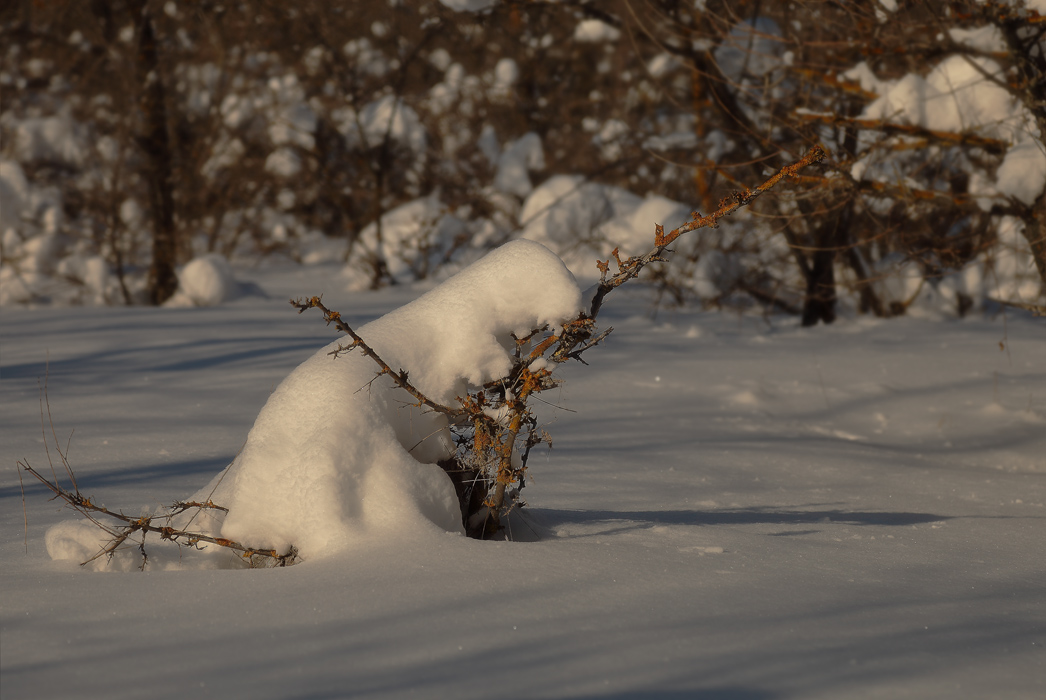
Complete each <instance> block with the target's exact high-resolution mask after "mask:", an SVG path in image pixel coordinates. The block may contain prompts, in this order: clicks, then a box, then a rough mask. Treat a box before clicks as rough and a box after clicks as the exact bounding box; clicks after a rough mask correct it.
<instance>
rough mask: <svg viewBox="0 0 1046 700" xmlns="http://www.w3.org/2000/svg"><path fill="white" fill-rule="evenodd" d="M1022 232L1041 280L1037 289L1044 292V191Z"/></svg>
mask: <svg viewBox="0 0 1046 700" xmlns="http://www.w3.org/2000/svg"><path fill="white" fill-rule="evenodd" d="M1022 233H1024V237H1025V238H1027V239H1028V245H1029V246H1031V256H1032V259H1034V260H1035V267H1036V268H1037V269H1038V270H1039V278H1040V279H1041V280H1042V284H1041V286H1040V287H1039V291H1040V292H1041V293H1042V294H1046V193H1044V194H1042V195H1040V196H1039V199H1038V200H1036V202H1035V207H1034V208H1033V209H1032V215H1031V216H1030V217H1027V218H1025V220H1024V228H1023V230H1022Z"/></svg>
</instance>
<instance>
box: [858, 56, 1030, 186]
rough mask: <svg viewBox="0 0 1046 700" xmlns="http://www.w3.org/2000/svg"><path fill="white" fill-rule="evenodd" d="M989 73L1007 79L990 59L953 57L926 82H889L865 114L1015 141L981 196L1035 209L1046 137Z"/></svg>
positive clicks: (913, 79)
mask: <svg viewBox="0 0 1046 700" xmlns="http://www.w3.org/2000/svg"><path fill="white" fill-rule="evenodd" d="M985 75H990V76H1001V69H1000V67H999V65H998V64H997V63H995V62H994V61H992V60H991V59H987V58H980V57H969V56H950V57H948V58H946V59H944V60H943V61H941V62H940V63H939V64H938V65H937V66H936V67H934V69H933V70H931V71H930V73H929V74H928V75H927V76H926V78H922V77H920V76H918V75H915V74H909V75H907V76H905V77H904V78H902V79H900V80H898V81H897V82H895V83H884V84H883V85H882V87H883V88H885V92H884V94H883V95H882V96H881V97H879V98H878V99H877V100H875V101H874V102H872V103H871V104H869V105H868V107H867V108H865V110H864V114H862V115H861V116H862V118H864V119H883V120H885V121H897V122H906V123H909V124H914V125H916V126H922V127H925V128H927V129H932V130H935V131H952V132H962V131H967V130H974V131H977V132H979V133H981V134H982V135H984V136H988V137H990V138H997V139H1001V140H1003V141H1007V142H1009V143H1010V147H1009V149H1008V150H1007V152H1006V157H1005V158H1004V159H1003V162H1002V164H1000V166H999V168H998V171H997V172H996V181H995V183H994V185H991V186H989V188H988V189H987V191H984V192H980V193H978V194H984V195H991V194H995V193H998V194H1001V195H1007V196H1013V197H1016V198H1017V199H1019V200H1021V201H1022V202H1024V203H1025V204H1029V205H1030V204H1032V203H1034V202H1035V200H1036V199H1037V198H1038V197H1039V195H1040V194H1042V191H1043V187H1044V185H1046V154H1044V153H1043V150H1042V143H1041V138H1042V135H1041V134H1039V133H1038V129H1037V128H1036V127H1035V125H1034V119H1033V118H1032V116H1031V114H1030V113H1029V112H1028V110H1027V109H1025V108H1024V107H1023V106H1022V105H1021V104H1020V103H1019V102H1018V101H1017V99H1016V98H1015V97H1013V96H1012V95H1011V94H1010V93H1009V92H1007V90H1006V89H1005V88H1003V87H1001V86H999V85H997V84H995V83H994V82H992V81H991V80H989V79H988V78H986V77H985ZM992 190H994V191H992ZM989 206H990V205H989Z"/></svg>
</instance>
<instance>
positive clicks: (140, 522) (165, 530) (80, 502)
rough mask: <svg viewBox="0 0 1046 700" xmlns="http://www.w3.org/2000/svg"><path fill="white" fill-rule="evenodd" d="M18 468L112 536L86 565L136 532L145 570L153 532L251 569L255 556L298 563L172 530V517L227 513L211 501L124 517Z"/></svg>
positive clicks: (22, 464) (23, 465)
mask: <svg viewBox="0 0 1046 700" xmlns="http://www.w3.org/2000/svg"><path fill="white" fill-rule="evenodd" d="M18 466H19V468H20V470H24V471H27V472H29V473H30V474H31V475H32V476H33V477H34V478H36V479H37V480H38V481H39V482H40V483H42V484H43V485H44V486H46V487H47V488H48V489H50V490H51V492H52V493H54V495H55V497H56V498H61V499H62V500H63V501H65V502H66V503H67V504H69V505H70V506H71V507H72V508H73V509H74V510H76V511H77V512H79V513H81V514H82V515H84V516H85V517H87V518H88V519H89V520H91V521H92V522H94V523H95V524H97V525H98V526H99V527H101V528H102V529H103V530H104V531H105V532H107V533H109V534H110V535H111V536H112V538H113V539H112V540H111V541H110V542H109V544H107V545H106V546H105V547H103V548H102V550H101V551H100V552H98V554H96V555H95V556H93V557H91V558H90V559H88V560H87V561H85V562H83V564H88V563H90V562H92V561H94V560H95V559H98V558H99V557H101V556H108V557H112V556H113V554H114V553H115V552H116V550H117V549H118V548H119V547H120V546H121V545H122V544H123V543H124V542H126V541H127V539H128V538H129V537H130V536H131V535H133V534H134V533H136V532H141V533H142V534H143V539H142V543H141V544H140V545H139V549H140V551H141V553H142V556H143V560H142V568H144V566H145V563H146V561H147V555H146V554H145V549H144V547H145V540H144V535H145V534H146V533H150V532H152V533H156V534H158V535H159V536H160V539H161V540H166V541H169V542H174V543H175V544H178V545H184V546H188V547H196V546H198V545H199V543H201V542H205V543H209V544H214V545H217V546H219V547H225V548H227V549H231V550H233V551H234V552H236V553H237V554H239V555H240V557H241V558H243V559H244V560H245V561H247V563H248V564H249V565H251V566H253V565H254V559H255V558H256V557H257V558H259V559H263V560H266V559H267V560H270V561H271V563H272V564H273V565H274V566H287V565H288V564H293V563H295V561H296V560H297V558H298V551H297V550H296V549H295V548H294V547H291V548H290V549H289V550H288V551H287V552H284V553H282V554H281V553H280V552H278V551H276V550H275V549H256V548H253V547H246V546H244V545H242V544H240V543H239V542H236V541H234V540H230V539H226V538H224V537H213V536H211V535H206V534H204V533H201V532H190V531H187V530H182V529H180V528H175V527H171V526H170V525H169V523H170V521H171V518H173V517H174V516H176V515H178V514H180V513H182V512H184V511H186V510H188V509H190V508H211V509H215V510H222V511H225V510H227V509H225V508H223V507H221V506H217V505H215V504H214V503H212V502H210V501H207V502H206V503H197V502H194V501H189V502H178V503H175V504H174V506H173V508H172V509H171V511H170V512H168V513H165V514H163V515H146V516H141V517H137V518H134V517H131V516H129V515H124V514H123V513H118V512H116V511H113V510H110V509H109V508H106V507H105V506H102V505H98V504H96V503H94V502H92V501H91V499H90V498H89V497H87V496H84V495H83V494H81V493H80V491H79V490H78V489H75V490H73V491H69V490H67V489H65V488H62V486H61V484H59V483H57V481H54V482H52V481H50V480H49V479H47V478H46V477H45V476H43V475H42V474H40V472H38V471H36V469H34V468H33V467H32V466H31V465H30V464H29V462H28V461H19V462H18ZM96 513H97V514H101V515H105V516H108V517H110V518H113V519H114V520H117V521H119V522H121V523H123V525H122V526H120V527H118V528H117V529H115V530H114V529H111V528H109V527H107V526H105V525H103V524H102V523H100V522H99V521H98V520H97V519H95V518H94V517H93V516H94V514H96ZM154 520H161V521H162V522H164V523H165V524H163V525H157V524H154V523H153V521H154Z"/></svg>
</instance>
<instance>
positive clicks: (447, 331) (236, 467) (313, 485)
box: [47, 241, 581, 567]
mask: <svg viewBox="0 0 1046 700" xmlns="http://www.w3.org/2000/svg"><path fill="white" fill-rule="evenodd" d="M182 284H183V285H185V280H184V279H183V280H182ZM580 308H581V292H580V290H579V289H578V286H577V284H576V282H575V281H574V278H573V276H572V275H571V274H570V272H569V271H568V270H567V268H566V267H565V266H564V265H563V263H562V261H560V259H559V258H558V257H556V256H555V255H554V254H553V253H552V252H550V251H549V250H548V249H547V248H545V247H544V246H541V245H540V244H538V243H534V242H531V241H513V242H510V243H508V244H506V245H504V246H501V247H500V248H498V249H497V250H495V251H493V252H491V253H489V254H487V255H486V256H485V257H483V258H482V259H481V260H479V261H478V262H476V263H474V264H472V265H471V266H469V267H468V268H466V269H465V270H463V271H462V272H460V273H458V274H457V275H455V276H453V277H451V278H450V279H448V280H447V281H445V282H444V283H443V284H441V285H440V286H438V287H436V288H435V289H433V290H431V291H429V292H428V293H426V294H423V295H422V296H421V297H419V298H418V299H416V300H414V301H412V302H411V303H409V304H407V305H405V306H403V307H401V308H399V309H396V310H395V311H392V312H390V313H388V314H386V315H384V316H382V317H381V318H379V319H377V320H375V321H372V322H370V323H368V324H366V325H364V326H363V327H361V328H360V329H359V331H358V332H359V334H360V335H361V336H362V337H363V338H364V339H365V340H366V342H367V343H368V345H369V346H370V347H371V348H373V349H374V350H375V351H376V352H377V353H378V355H379V356H380V357H381V358H382V359H383V360H384V361H385V362H386V363H388V364H389V365H390V366H391V367H394V368H402V369H404V370H406V371H408V372H409V377H410V382H411V384H412V385H413V386H414V387H416V388H417V389H418V390H420V391H421V392H422V393H424V394H425V395H426V396H427V397H428V398H430V399H432V400H433V401H436V402H439V403H441V404H443V405H454V404H455V403H456V400H457V399H458V398H459V397H464V396H465V395H466V394H467V393H468V392H469V391H472V390H475V389H477V388H478V387H482V386H483V385H484V384H486V383H487V382H491V381H495V380H499V379H503V378H505V377H506V376H507V375H508V373H509V370H510V369H512V366H513V361H512V356H511V354H510V353H511V352H513V351H514V350H515V348H516V344H515V341H514V339H513V336H516V337H523V336H526V335H527V334H529V333H530V332H531V331H532V330H534V329H537V328H543V327H545V326H549V327H552V328H555V327H558V326H560V325H562V324H563V323H565V322H567V321H570V320H572V319H573V318H575V317H576V316H577V314H578V312H579V311H580ZM340 342H341V341H336V342H334V343H332V344H330V345H328V346H327V347H324V348H322V349H321V350H319V351H317V352H316V353H315V354H314V355H313V356H312V357H311V358H310V359H308V360H306V361H305V362H303V363H302V364H301V365H300V366H299V367H298V368H297V369H295V370H294V371H293V372H291V373H290V375H289V376H288V377H287V378H286V379H284V380H283V381H282V382H281V383H280V385H279V386H278V387H276V389H275V390H274V391H273V393H272V395H271V396H270V397H269V399H268V401H267V402H266V403H265V406H264V407H263V408H262V410H261V412H260V413H259V414H258V418H257V420H256V421H255V423H254V427H253V428H251V431H250V433H249V434H248V436H247V440H246V442H245V443H244V445H243V448H242V449H241V450H240V453H239V454H238V455H237V457H236V459H235V460H234V461H233V462H232V464H231V465H229V467H228V468H227V469H225V470H224V471H222V472H221V473H220V474H219V475H217V476H216V477H215V478H214V480H212V481H211V483H210V484H208V485H207V486H206V487H204V488H203V489H201V490H200V491H199V492H198V493H196V494H195V495H194V496H192V497H191V498H190V499H188V500H191V501H195V502H200V503H204V502H208V501H212V502H214V503H216V504H218V505H220V506H222V507H224V508H227V509H228V513H227V514H225V513H224V512H221V511H214V510H204V511H200V512H196V511H195V510H194V511H193V512H192V515H191V517H190V516H188V515H186V516H182V517H180V518H179V519H178V520H176V521H175V523H176V526H178V527H183V528H185V529H191V530H192V531H194V532H198V533H203V534H207V535H212V536H220V537H223V538H226V539H231V540H233V541H236V542H239V543H240V544H242V545H244V546H246V547H249V548H254V549H275V550H277V551H278V552H280V553H284V552H287V551H289V549H290V548H291V547H292V546H293V547H295V548H296V549H297V551H298V553H299V554H300V556H301V557H302V558H304V559H306V560H308V559H314V558H318V557H322V556H327V555H331V554H333V553H336V552H338V551H340V550H342V549H344V548H346V547H347V546H350V545H352V544H359V543H360V542H364V541H367V540H368V538H370V539H374V538H379V539H382V538H386V539H387V538H395V537H410V538H414V539H416V538H417V537H418V532H419V531H423V530H425V529H426V528H432V527H436V528H440V529H442V530H446V531H450V532H461V531H462V513H461V510H460V509H459V505H458V497H457V495H456V493H455V490H454V487H453V486H452V484H451V481H450V479H449V478H448V476H447V475H446V473H445V472H444V471H443V469H441V468H440V467H439V466H437V465H436V462H438V461H440V460H445V459H448V458H450V457H452V456H453V455H454V454H455V451H456V449H457V446H456V445H455V442H454V439H453V437H452V436H451V434H450V432H449V430H448V423H447V418H446V417H445V416H444V415H442V414H439V413H435V412H433V411H431V410H428V409H425V408H419V407H417V406H414V405H413V404H414V403H415V400H414V398H413V397H411V396H410V395H409V394H407V393H406V392H405V391H403V390H402V389H400V388H398V387H397V386H396V385H395V384H394V383H393V382H392V380H391V379H390V378H389V377H387V376H382V377H377V378H375V373H376V370H377V367H376V366H375V364H374V362H373V361H372V360H371V359H370V358H369V357H366V356H364V355H363V354H361V353H360V352H342V353H337V354H334V351H335V350H337V348H338V346H339V343H340ZM104 543H105V539H104V535H103V533H102V532H101V531H100V530H98V529H97V528H96V527H95V526H94V524H93V523H84V522H80V521H70V522H66V523H62V524H60V525H57V526H55V527H54V528H53V529H52V530H51V531H50V532H49V533H48V537H47V546H48V550H49V552H50V553H51V556H52V557H54V558H56V559H77V560H79V561H84V560H86V559H88V558H90V557H92V556H94V555H95V554H96V553H97V551H98V550H99V548H100V547H101V546H103V545H104ZM229 556H230V557H232V556H233V555H231V554H230V555H229ZM132 559H133V557H128V559H127V560H126V561H123V562H122V564H123V565H130V564H131V560H132ZM154 561H156V560H154ZM175 561H178V558H177V557H176V559H175ZM136 564H137V562H134V565H136ZM97 565H98V566H102V567H105V566H108V565H109V562H108V560H107V559H105V558H102V559H99V560H97ZM118 565H119V564H118Z"/></svg>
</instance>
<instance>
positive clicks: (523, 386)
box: [291, 146, 826, 538]
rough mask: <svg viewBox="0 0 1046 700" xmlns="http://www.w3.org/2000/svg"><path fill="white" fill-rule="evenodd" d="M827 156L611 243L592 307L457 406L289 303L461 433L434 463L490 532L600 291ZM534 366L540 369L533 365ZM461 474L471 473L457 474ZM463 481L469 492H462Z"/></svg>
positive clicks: (470, 528)
mask: <svg viewBox="0 0 1046 700" xmlns="http://www.w3.org/2000/svg"><path fill="white" fill-rule="evenodd" d="M825 157H826V154H825V152H824V149H822V148H821V147H820V146H814V147H813V148H812V149H810V151H809V152H808V153H807V154H806V155H805V156H803V157H802V158H801V159H799V160H798V161H796V162H795V163H792V164H791V165H787V166H785V167H783V168H781V170H779V171H778V172H777V173H775V174H774V175H773V176H771V177H770V178H769V179H767V180H766V181H765V182H763V183H762V184H761V185H759V186H757V187H755V188H754V189H745V190H744V191H739V192H735V193H734V194H733V195H731V196H730V197H727V198H725V199H724V200H723V201H722V202H720V205H719V208H718V209H717V210H716V211H714V212H712V213H711V214H708V215H707V216H701V215H700V214H698V213H697V212H695V213H694V214H693V218H692V220H691V221H689V222H687V223H686V224H684V225H682V226H680V227H679V228H677V229H675V230H673V231H671V232H669V233H667V234H666V233H665V231H664V228H663V227H662V226H661V225H659V224H658V225H656V226H655V236H654V247H653V248H652V249H651V250H650V251H649V252H648V253H646V254H644V255H640V256H634V257H630V258H628V259H627V260H622V258H621V256H620V254H619V253H618V251H617V250H614V252H613V255H614V259H615V261H616V262H617V268H618V271H617V273H615V274H614V275H610V264H609V261H607V262H597V263H596V264H597V267H598V268H599V270H600V272H601V273H602V274H601V277H600V281H599V284H598V287H597V289H596V292H595V296H594V297H593V300H592V304H591V306H590V308H589V309H588V310H586V311H582V312H581V313H580V314H579V315H578V317H577V318H576V319H574V320H573V321H570V322H569V323H566V324H564V325H563V326H562V327H561V328H558V329H549V328H547V327H546V328H539V329H534V330H533V331H532V332H530V333H529V334H527V335H525V336H524V337H522V338H516V351H515V356H514V360H515V361H514V363H513V367H512V369H511V371H510V372H509V374H508V376H506V377H504V378H501V379H497V380H495V381H491V382H488V383H486V384H485V385H483V386H482V387H479V388H477V389H475V390H474V391H471V392H470V393H468V394H467V395H466V396H463V397H458V404H459V406H458V407H457V408H452V407H450V406H445V405H443V404H441V403H439V402H437V401H433V400H432V399H430V398H429V397H427V396H425V394H424V393H422V392H421V391H420V390H418V388H417V387H415V386H414V385H413V384H411V383H410V381H409V378H408V373H407V371H405V370H402V369H401V370H399V371H395V370H393V369H392V368H391V367H390V366H389V364H388V363H387V362H385V360H383V359H382V358H381V356H380V355H378V353H377V352H376V351H375V350H374V349H373V348H372V347H371V346H370V345H368V344H367V342H366V341H365V340H364V339H363V338H361V337H360V335H359V334H358V333H356V331H355V330H353V329H352V328H351V327H350V326H349V325H348V324H347V323H346V322H345V321H344V320H343V319H342V318H341V314H340V313H338V312H337V311H332V310H330V309H329V308H327V307H326V306H325V305H324V304H323V302H322V301H321V300H320V298H319V297H315V296H314V297H309V298H308V299H304V300H303V299H298V300H292V301H291V304H292V305H293V306H294V307H295V308H296V309H298V312H299V313H301V312H303V311H305V310H307V309H312V308H317V309H319V310H320V311H321V312H322V313H323V318H324V320H325V321H326V322H327V324H328V325H330V324H332V323H333V324H334V325H335V327H336V328H338V330H340V331H342V332H343V333H345V334H346V335H348V336H349V337H350V338H352V343H350V344H348V345H344V346H343V345H339V346H338V347H337V348H336V349H335V350H334V351H332V352H331V354H332V355H335V356H337V355H339V354H340V353H343V352H349V351H352V350H355V349H356V348H359V349H360V351H361V352H362V353H363V354H364V355H365V356H367V357H369V358H371V360H373V361H374V363H375V364H376V365H377V366H378V372H377V375H376V378H377V377H380V376H383V375H387V376H389V377H390V378H391V379H392V381H393V382H395V384H396V386H398V387H399V388H401V389H403V390H404V391H406V392H407V393H408V394H410V395H411V396H412V397H413V398H414V399H415V401H416V402H417V403H415V404H414V405H416V406H419V407H426V408H429V409H430V410H433V411H436V412H438V413H441V414H443V415H445V416H447V417H448V419H451V428H452V429H454V430H456V431H457V432H458V433H459V437H458V440H457V442H458V445H459V450H458V455H457V457H456V458H455V459H453V460H450V461H446V462H441V463H440V466H442V467H443V468H444V469H445V470H446V471H447V472H448V474H450V475H451V478H452V481H454V484H455V487H456V488H458V489H459V492H458V495H459V499H460V501H461V504H462V521H463V523H464V524H465V528H466V532H467V533H468V534H469V535H471V536H474V537H479V538H486V537H490V536H491V535H493V534H495V533H496V532H498V531H499V530H500V529H501V518H502V517H503V516H504V515H505V514H507V512H508V510H510V509H511V508H512V499H510V498H509V497H508V493H509V489H510V488H511V487H512V486H513V484H517V483H518V484H520V488H522V485H523V481H524V478H525V475H526V465H527V458H528V457H529V455H530V451H531V449H532V448H533V447H534V446H535V445H537V444H538V443H540V442H547V441H549V438H548V435H547V433H545V432H544V431H542V432H540V433H539V432H538V423H537V419H536V418H535V416H534V414H533V413H532V412H531V410H530V408H529V406H528V403H527V402H528V400H529V399H530V398H531V397H533V396H536V395H537V394H539V393H541V392H542V391H547V390H548V389H551V388H553V387H555V386H558V384H559V383H558V382H557V381H556V380H555V379H554V378H553V377H552V372H551V371H550V370H549V369H547V368H546V366H547V364H548V363H549V362H551V363H553V364H559V363H562V362H566V361H567V360H570V359H573V360H578V361H580V362H582V363H584V360H583V359H582V357H581V355H582V353H584V352H585V351H586V350H589V349H591V348H593V347H595V346H596V345H598V344H599V343H600V342H602V341H603V340H604V339H605V338H606V337H607V336H608V335H609V334H610V333H611V331H613V328H612V327H611V328H606V329H604V330H599V329H597V328H596V323H595V320H596V317H597V315H598V314H599V310H600V308H601V306H602V303H603V300H604V298H605V297H606V295H607V294H609V293H610V292H611V291H613V290H614V289H616V288H617V287H619V286H621V285H622V284H624V283H625V282H627V281H628V280H631V279H634V278H636V277H638V276H639V273H640V272H641V271H642V270H643V268H644V267H646V266H647V265H649V264H650V263H652V262H663V261H666V258H665V257H664V255H665V253H666V252H668V247H669V246H670V245H671V244H672V243H673V242H674V241H675V240H676V239H678V238H679V237H680V236H681V235H683V234H684V233H688V232H690V231H694V230H697V229H700V228H715V227H716V226H717V225H718V221H719V220H720V219H721V218H723V217H724V216H729V215H730V214H732V213H733V212H735V211H737V210H738V209H739V208H741V207H744V206H747V205H749V204H751V203H752V202H753V201H754V200H755V199H756V198H757V197H759V196H760V195H762V194H763V193H764V192H766V191H767V190H769V189H770V188H772V187H774V186H775V185H777V184H778V183H779V182H780V181H781V180H782V179H785V178H789V179H797V178H798V177H799V171H800V170H802V169H803V168H806V167H807V166H809V165H812V164H813V163H817V162H820V161H821V160H823V159H824V158H825ZM539 361H540V363H539ZM534 367H538V369H537V370H534V369H533V368H534ZM463 432H464V433H465V434H462V433H463ZM517 455H518V458H517ZM463 474H465V475H468V476H469V478H463V476H462V475H463ZM466 485H467V488H468V490H469V493H468V494H466V493H465V492H464V489H466ZM475 488H481V489H485V494H486V496H485V498H484V499H483V500H482V501H478V500H477V499H472V498H470V497H469V495H470V494H471V493H472V489H475Z"/></svg>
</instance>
